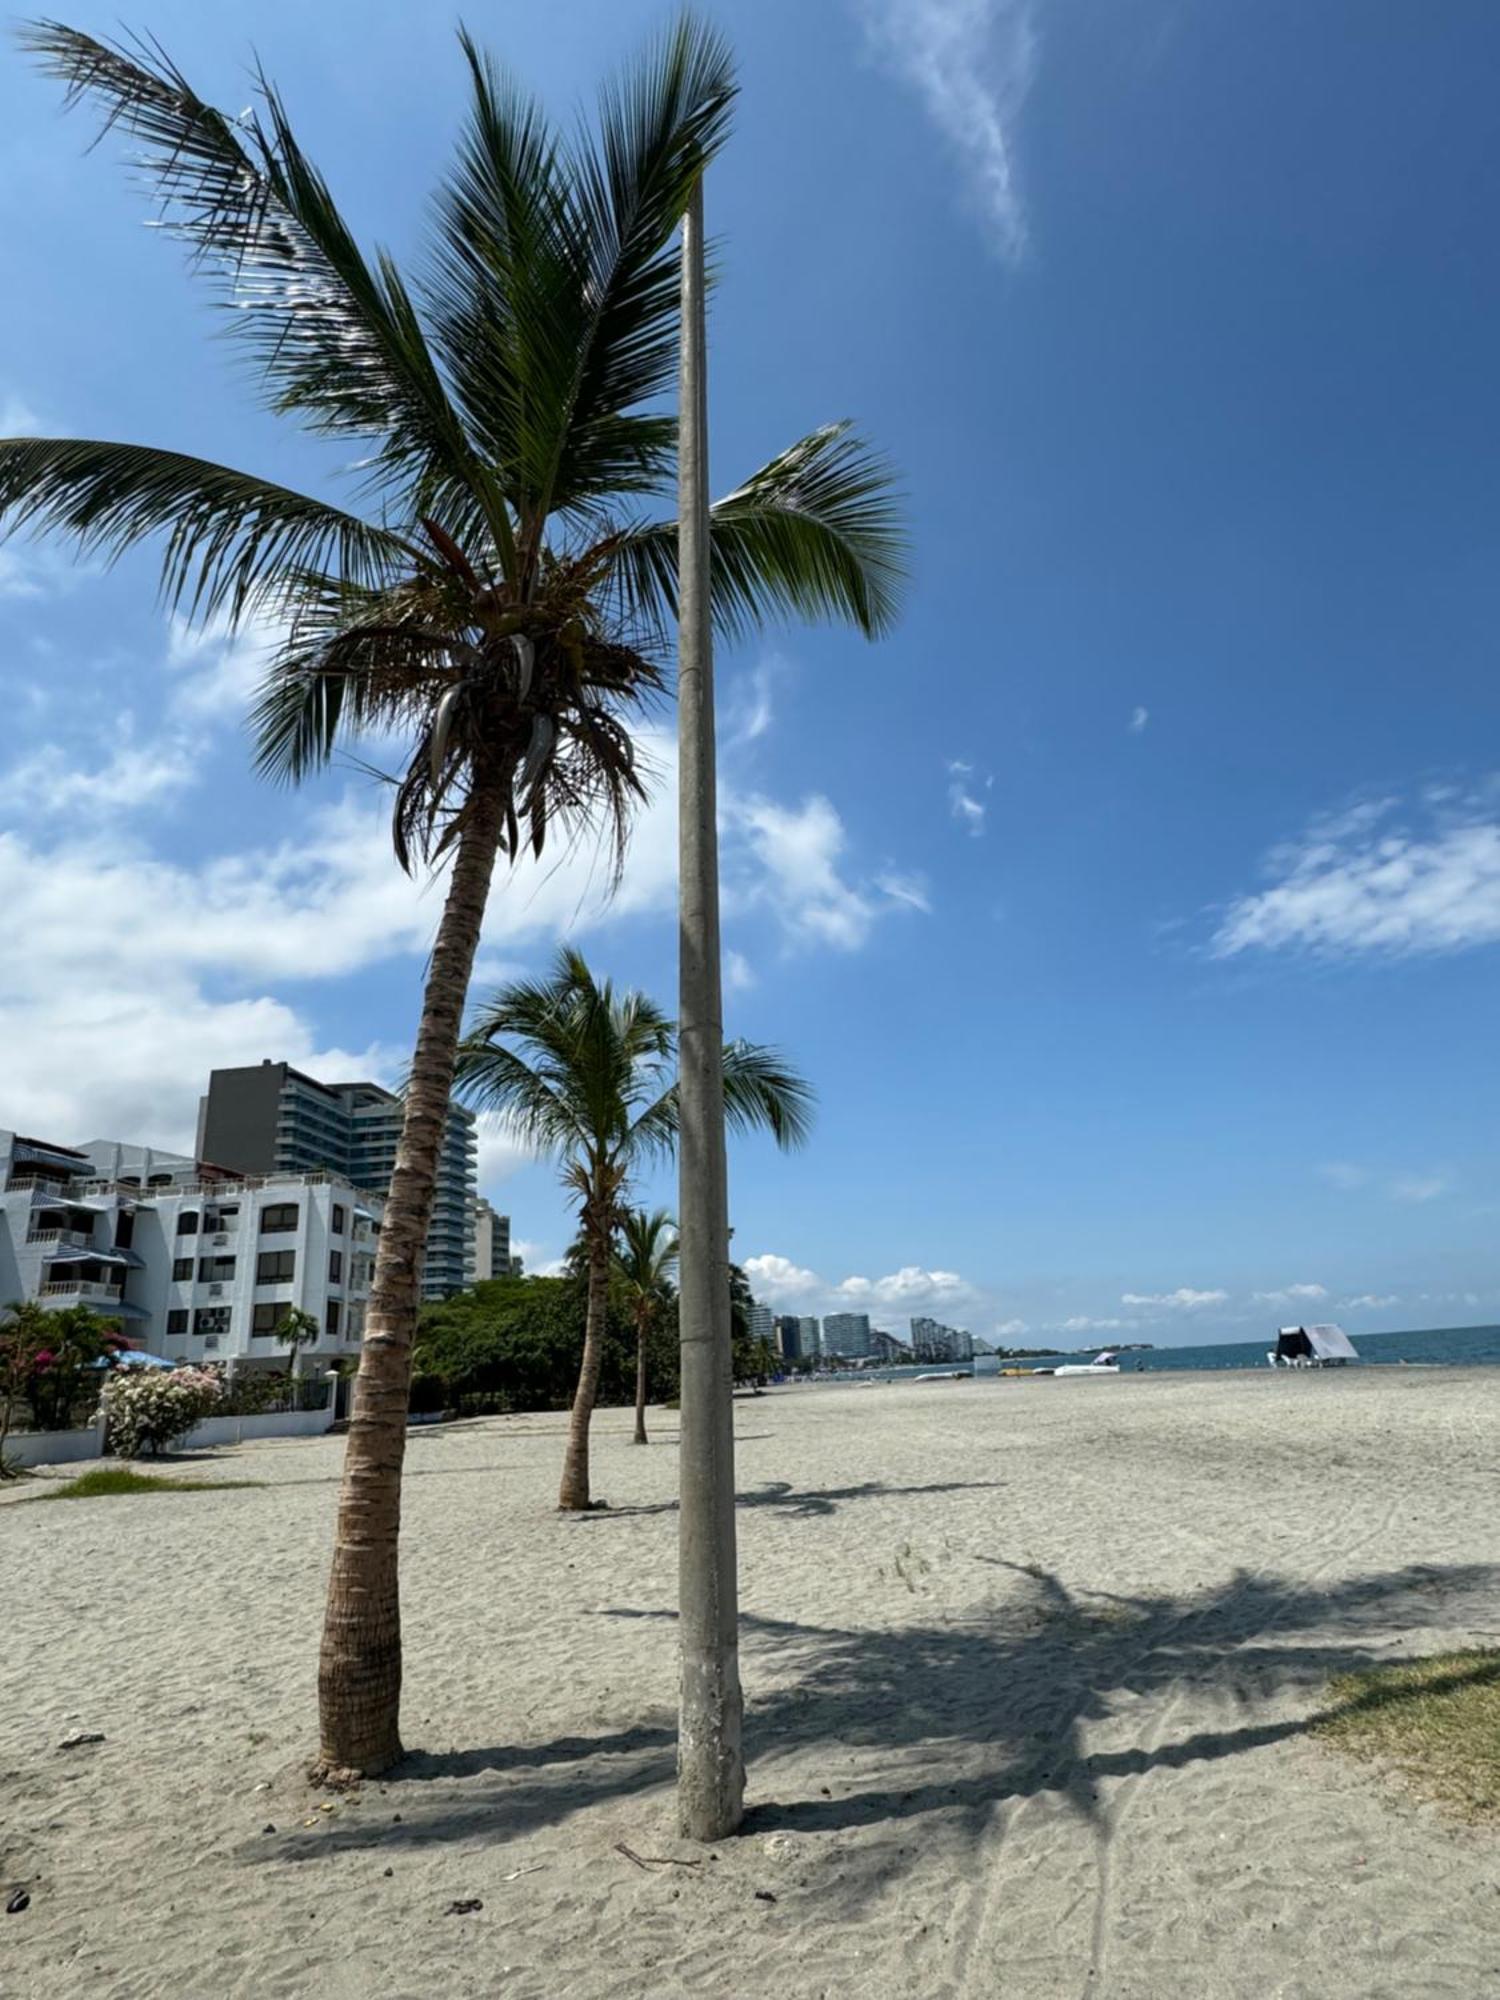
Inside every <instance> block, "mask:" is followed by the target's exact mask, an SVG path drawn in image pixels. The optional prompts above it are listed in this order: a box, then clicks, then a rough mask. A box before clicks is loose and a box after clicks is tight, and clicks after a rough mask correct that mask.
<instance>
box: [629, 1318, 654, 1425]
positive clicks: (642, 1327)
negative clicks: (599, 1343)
mask: <svg viewBox="0 0 1500 2000" xmlns="http://www.w3.org/2000/svg"><path fill="white" fill-rule="evenodd" d="M632 1442H633V1443H635V1444H649V1443H650V1439H649V1438H648V1437H647V1436H646V1322H645V1321H644V1320H641V1321H639V1322H638V1323H637V1326H636V1329H635V1437H634V1439H633V1440H632Z"/></svg>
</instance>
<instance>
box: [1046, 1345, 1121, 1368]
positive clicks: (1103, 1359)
mask: <svg viewBox="0 0 1500 2000" xmlns="http://www.w3.org/2000/svg"><path fill="white" fill-rule="evenodd" d="M1052 1372H1053V1374H1054V1375H1118V1374H1119V1372H1120V1357H1119V1355H1118V1354H1116V1352H1115V1350H1114V1349H1113V1348H1112V1347H1106V1348H1105V1350H1104V1352H1103V1353H1102V1354H1096V1355H1095V1356H1094V1358H1093V1360H1092V1361H1069V1362H1065V1363H1064V1365H1063V1366H1062V1367H1061V1368H1054V1369H1053V1371H1052Z"/></svg>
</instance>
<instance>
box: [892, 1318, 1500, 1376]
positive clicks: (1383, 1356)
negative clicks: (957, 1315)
mask: <svg viewBox="0 0 1500 2000" xmlns="http://www.w3.org/2000/svg"><path fill="white" fill-rule="evenodd" d="M1350 1338H1351V1339H1352V1340H1353V1342H1354V1346H1355V1348H1356V1350H1357V1352H1358V1355H1359V1361H1358V1363H1355V1364H1351V1365H1354V1366H1367V1367H1399V1366H1400V1365H1401V1364H1403V1363H1406V1364H1409V1365H1411V1366H1422V1367H1447V1368H1458V1367H1472V1366H1481V1365H1496V1364H1500V1325H1496V1326H1434V1327H1411V1328H1407V1329H1405V1330H1402V1331H1398V1332H1393V1333H1367V1334H1354V1335H1351V1336H1350ZM1275 1345H1276V1335H1275V1332H1274V1331H1272V1332H1270V1333H1268V1334H1265V1335H1263V1336H1262V1337H1261V1338H1260V1339H1258V1340H1213V1341H1200V1342H1195V1343H1194V1344H1193V1345H1191V1346H1182V1347H1148V1348H1132V1349H1130V1350H1128V1351H1127V1350H1125V1349H1119V1348H1111V1347H1110V1346H1109V1343H1108V1342H1100V1343H1099V1345H1097V1346H1095V1347H1087V1348H1072V1349H1063V1348H1059V1349H1058V1350H1057V1351H1056V1352H1055V1353H1050V1354H1026V1355H1016V1356H1013V1357H1005V1356H1002V1365H1003V1366H1007V1367H1016V1368H1047V1367H1050V1366H1052V1365H1053V1364H1055V1363H1058V1362H1065V1361H1071V1362H1076V1361H1078V1360H1079V1359H1080V1357H1086V1356H1088V1355H1092V1354H1103V1353H1106V1352H1115V1353H1119V1354H1120V1356H1121V1363H1120V1366H1121V1371H1122V1373H1130V1372H1133V1371H1135V1370H1137V1369H1139V1370H1141V1371H1142V1372H1147V1373H1149V1372H1153V1371H1155V1370H1159V1369H1188V1370H1193V1369H1224V1368H1264V1367H1265V1366H1266V1356H1267V1354H1268V1353H1269V1352H1271V1350H1272V1349H1274V1347H1275ZM949 1366H951V1367H953V1368H955V1369H956V1368H963V1367H967V1366H968V1363H966V1362H960V1361H955V1362H952V1363H947V1362H942V1361H923V1362H916V1361H914V1362H907V1363H901V1364H899V1365H897V1366H894V1367H889V1368H870V1369H864V1370H861V1373H862V1374H865V1375H867V1376H874V1377H880V1378H889V1379H890V1380H893V1381H894V1380H900V1379H903V1378H907V1377H910V1376H913V1375H921V1374H932V1373H934V1372H939V1371H941V1370H943V1369H944V1368H947V1367H949Z"/></svg>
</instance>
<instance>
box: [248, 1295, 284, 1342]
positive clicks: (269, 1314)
mask: <svg viewBox="0 0 1500 2000" xmlns="http://www.w3.org/2000/svg"><path fill="white" fill-rule="evenodd" d="M285 1316H286V1307H285V1306H279V1305H277V1304H276V1303H275V1301H274V1300H273V1301H272V1302H271V1303H270V1304H269V1305H263V1306H256V1307H254V1309H253V1310H252V1312H251V1315H250V1332H251V1334H252V1335H253V1336H254V1338H255V1339H257V1340H264V1339H266V1338H267V1336H268V1335H270V1334H273V1333H274V1332H275V1331H276V1329H277V1327H278V1326H280V1324H281V1322H282V1320H283V1319H284V1318H285Z"/></svg>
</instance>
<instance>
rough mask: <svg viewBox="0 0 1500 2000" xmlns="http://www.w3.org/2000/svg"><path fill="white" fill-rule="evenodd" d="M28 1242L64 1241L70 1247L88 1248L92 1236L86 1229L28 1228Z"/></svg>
mask: <svg viewBox="0 0 1500 2000" xmlns="http://www.w3.org/2000/svg"><path fill="white" fill-rule="evenodd" d="M26 1241H27V1242H28V1243H66V1244H67V1245H68V1246H69V1248H70V1249H75V1250H90V1249H92V1248H93V1243H94V1238H93V1235H92V1233H91V1232H90V1231H89V1230H87V1229H28V1230H27V1232H26Z"/></svg>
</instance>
